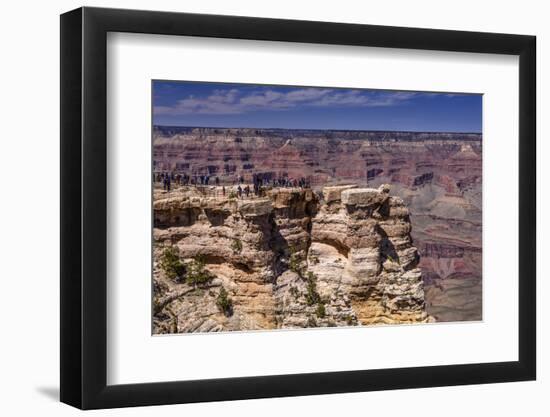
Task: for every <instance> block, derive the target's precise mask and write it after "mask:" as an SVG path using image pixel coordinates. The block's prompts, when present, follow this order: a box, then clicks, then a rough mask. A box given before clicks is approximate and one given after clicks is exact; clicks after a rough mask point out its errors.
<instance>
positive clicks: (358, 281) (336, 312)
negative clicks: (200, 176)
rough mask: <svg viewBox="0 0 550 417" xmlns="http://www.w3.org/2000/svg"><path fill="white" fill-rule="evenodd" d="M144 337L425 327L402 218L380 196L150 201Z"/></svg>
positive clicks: (158, 196) (375, 192) (184, 195)
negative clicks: (149, 330) (148, 309)
mask: <svg viewBox="0 0 550 417" xmlns="http://www.w3.org/2000/svg"><path fill="white" fill-rule="evenodd" d="M153 209H154V223H155V225H154V249H153V250H154V262H153V273H154V299H153V322H154V332H155V333H157V334H158V333H183V332H203V331H204V332H206V331H229V330H259V329H276V328H304V327H331V326H353V325H370V324H397V323H418V322H428V321H432V320H433V319H432V318H431V317H430V316H428V314H427V313H426V310H425V300H424V289H423V284H422V279H421V271H420V269H419V267H418V263H419V255H418V251H417V249H416V248H415V247H414V246H413V242H412V239H411V235H410V233H411V223H410V220H409V211H408V209H407V207H406V206H405V205H404V203H403V200H401V198H399V197H395V196H391V195H390V189H389V187H388V186H386V185H383V186H381V187H380V188H378V189H373V188H356V187H355V186H353V185H347V186H335V187H326V188H324V189H323V191H322V193H321V192H320V193H314V192H313V191H312V190H309V189H300V188H275V189H272V190H270V191H268V192H267V193H266V195H265V196H264V197H256V198H250V199H239V198H236V197H235V196H234V195H233V194H232V193H229V195H227V196H226V195H220V190H219V189H216V188H215V187H210V189H209V190H204V189H203V190H198V189H196V188H193V187H182V188H180V189H179V190H176V191H175V192H172V193H170V194H164V193H162V192H160V191H156V192H155V196H154V204H153Z"/></svg>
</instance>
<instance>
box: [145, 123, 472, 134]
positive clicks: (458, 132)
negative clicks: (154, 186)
mask: <svg viewBox="0 0 550 417" xmlns="http://www.w3.org/2000/svg"><path fill="white" fill-rule="evenodd" d="M155 127H163V128H188V129H257V130H303V131H319V132H383V133H386V132H387V133H449V134H463V135H482V134H483V132H473V131H469V132H463V131H444V130H440V131H439V130H438V131H435V130H382V129H316V128H305V127H300V128H284V127H244V126H237V127H231V126H186V125H164V124H153V128H155Z"/></svg>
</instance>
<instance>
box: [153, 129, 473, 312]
mask: <svg viewBox="0 0 550 417" xmlns="http://www.w3.org/2000/svg"><path fill="white" fill-rule="evenodd" d="M153 141H154V163H155V169H156V170H157V171H163V170H168V171H175V172H180V173H185V174H188V175H204V174H210V175H212V176H218V177H219V178H220V180H221V181H222V182H223V183H226V184H231V183H233V181H234V180H235V178H236V177H238V176H243V177H244V178H245V180H247V181H250V179H251V178H252V176H253V175H254V174H262V175H263V176H264V177H265V178H279V177H287V178H301V177H306V178H307V179H308V181H310V183H311V185H312V187H313V188H314V189H315V190H316V191H317V190H320V189H321V188H322V187H325V186H327V185H338V184H342V183H344V184H345V183H355V184H358V185H359V186H360V187H374V188H376V187H378V186H380V185H381V184H385V183H389V184H391V186H392V194H393V195H396V196H399V197H401V198H402V199H403V201H404V202H405V204H406V205H407V207H408V208H409V210H410V211H411V217H410V220H411V223H412V226H413V230H412V236H413V238H414V242H415V245H416V247H417V248H418V251H419V253H420V255H421V261H420V267H421V270H422V275H423V280H424V284H425V288H426V301H427V309H428V311H429V313H430V314H431V315H433V316H435V317H436V318H437V320H438V321H464V320H480V319H481V311H482V302H481V300H482V297H481V294H482V285H481V284H482V241H481V236H482V215H481V213H482V137H481V135H480V134H475V133H426V132H368V131H363V132H362V131H326V130H325V131H322V130H284V129H221V128H185V127H174V128H172V127H161V126H157V127H155V129H154V132H153Z"/></svg>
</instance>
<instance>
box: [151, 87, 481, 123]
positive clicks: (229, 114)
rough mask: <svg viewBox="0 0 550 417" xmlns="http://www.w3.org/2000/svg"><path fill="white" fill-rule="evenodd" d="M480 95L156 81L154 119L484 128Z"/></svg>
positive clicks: (200, 121)
mask: <svg viewBox="0 0 550 417" xmlns="http://www.w3.org/2000/svg"><path fill="white" fill-rule="evenodd" d="M481 113H482V96H481V95H479V94H457V93H427V92H411V91H388V90H368V89H344V88H325V87H323V88H318V87H287V86H268V85H256V84H230V83H199V82H179V81H178V82H176V81H153V123H154V124H156V125H169V126H205V127H207V126H208V127H256V128H284V129H335V130H338V129H342V130H402V131H431V132H481V126H482V117H481Z"/></svg>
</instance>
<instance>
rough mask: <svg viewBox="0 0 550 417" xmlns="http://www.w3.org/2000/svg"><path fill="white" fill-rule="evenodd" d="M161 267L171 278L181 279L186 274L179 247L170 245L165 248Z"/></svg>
mask: <svg viewBox="0 0 550 417" xmlns="http://www.w3.org/2000/svg"><path fill="white" fill-rule="evenodd" d="M160 267H161V269H162V270H163V271H164V273H165V274H166V276H167V277H168V278H170V279H171V280H174V281H180V280H181V277H182V276H183V275H184V274H185V265H184V264H183V263H182V262H181V261H180V257H179V252H178V248H177V247H175V246H169V247H167V248H165V249H164V252H163V253H162V256H161V258H160Z"/></svg>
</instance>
